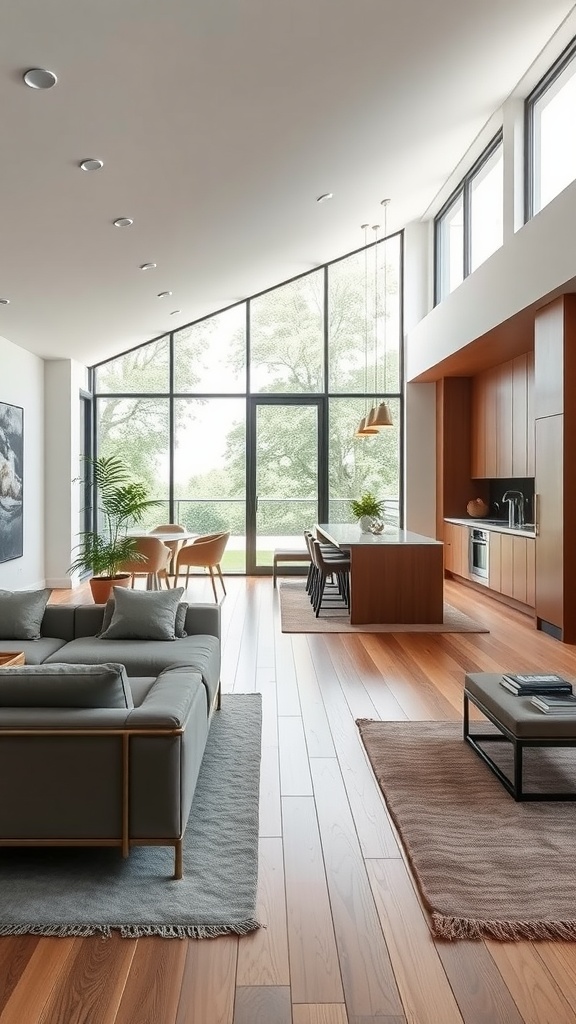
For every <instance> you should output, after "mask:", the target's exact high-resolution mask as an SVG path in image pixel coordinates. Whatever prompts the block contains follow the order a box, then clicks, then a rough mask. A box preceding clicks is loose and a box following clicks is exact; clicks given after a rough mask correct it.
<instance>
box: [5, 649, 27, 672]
mask: <svg viewBox="0 0 576 1024" xmlns="http://www.w3.org/2000/svg"><path fill="white" fill-rule="evenodd" d="M25 662H26V659H25V657H24V652H23V651H0V668H14V667H15V666H16V665H24V664H25Z"/></svg>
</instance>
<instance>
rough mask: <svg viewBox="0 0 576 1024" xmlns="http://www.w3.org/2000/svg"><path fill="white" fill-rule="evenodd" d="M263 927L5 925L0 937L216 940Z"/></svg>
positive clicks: (246, 923) (241, 924) (253, 924)
mask: <svg viewBox="0 0 576 1024" xmlns="http://www.w3.org/2000/svg"><path fill="white" fill-rule="evenodd" d="M261 927H262V925H261V924H260V922H259V921H256V920H255V919H253V918H249V919H248V920H247V921H240V922H238V923H237V924H191V925H178V924H174V925H133V924H129V925H122V924H117V925H100V924H96V925H90V924H86V925H81V924H78V925H69V924H62V925H40V924H34V925H25V924H22V925H2V926H0V936H5V935H44V936H51V937H58V938H88V937H89V936H90V935H100V936H101V937H102V938H104V939H109V938H111V936H112V935H113V933H114V932H119V933H120V936H121V938H123V939H142V938H145V937H146V936H148V935H158V936H159V937H160V938H162V939H217V938H218V936H220V935H230V934H233V935H248V934H249V933H250V932H253V931H256V929H257V928H261Z"/></svg>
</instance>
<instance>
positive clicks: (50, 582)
mask: <svg viewBox="0 0 576 1024" xmlns="http://www.w3.org/2000/svg"><path fill="white" fill-rule="evenodd" d="M84 379H85V369H84V367H83V366H81V365H80V364H79V363H76V362H74V361H72V360H69V359H53V360H48V361H47V362H46V363H45V370H44V380H45V402H46V424H45V438H46V461H45V495H46V504H45V517H46V519H45V521H46V563H45V567H46V586H48V587H71V586H76V585H77V583H78V577H77V576H75V577H74V578H71V577H70V575H69V573H68V567H69V565H70V563H71V561H72V555H71V552H72V550H73V549H74V547H75V546H76V545H77V543H78V524H79V515H80V508H79V496H80V491H79V487H78V484H77V482H75V481H77V478H78V473H79V465H80V410H79V391H80V388H81V387H82V386H83V385H84Z"/></svg>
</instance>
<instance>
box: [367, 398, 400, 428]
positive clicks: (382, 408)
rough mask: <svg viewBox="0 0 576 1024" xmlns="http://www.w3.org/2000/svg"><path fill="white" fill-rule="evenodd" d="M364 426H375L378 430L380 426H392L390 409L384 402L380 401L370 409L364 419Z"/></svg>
mask: <svg viewBox="0 0 576 1024" xmlns="http://www.w3.org/2000/svg"><path fill="white" fill-rule="evenodd" d="M366 426H367V427H368V428H373V427H375V428H376V429H377V430H379V429H380V427H393V426H394V420H393V419H392V416H391V414H390V409H389V408H388V405H387V404H386V402H380V405H378V406H374V408H373V409H371V411H370V413H369V414H368V417H367V419H366Z"/></svg>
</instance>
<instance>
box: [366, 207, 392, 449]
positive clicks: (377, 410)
mask: <svg viewBox="0 0 576 1024" xmlns="http://www.w3.org/2000/svg"><path fill="white" fill-rule="evenodd" d="M389 202H390V200H389V199H383V200H382V204H381V205H382V206H383V207H384V246H386V239H387V216H386V213H387V208H388V203H389ZM379 227H380V225H379V224H374V226H373V230H374V234H375V236H376V244H375V246H374V391H375V393H376V394H378V244H377V243H378V229H379ZM387 264H388V261H387V259H386V249H384V387H383V390H384V391H386V390H387V387H388V375H387V372H386V370H387V366H386V355H387V345H386V311H387V309H386V307H387V300H388V271H387ZM366 424H367V426H368V428H369V429H373V430H374V429H376V430H377V431H379V430H380V428H381V427H392V426H394V421H393V419H392V416H391V414H390V409H389V408H388V404H387V403H386V402H380V404H379V405H377V406H376V405H375V406H374V408H373V409H371V410H370V414H369V416H368V418H367V420H366Z"/></svg>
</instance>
